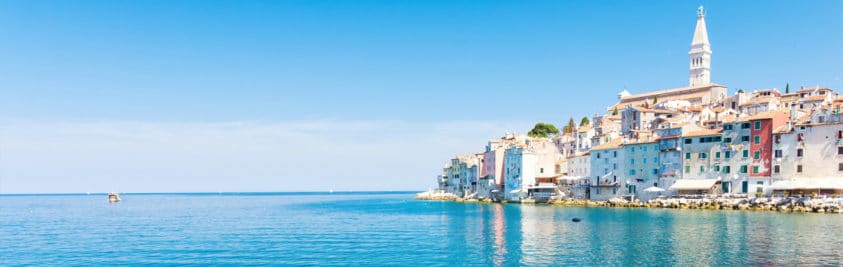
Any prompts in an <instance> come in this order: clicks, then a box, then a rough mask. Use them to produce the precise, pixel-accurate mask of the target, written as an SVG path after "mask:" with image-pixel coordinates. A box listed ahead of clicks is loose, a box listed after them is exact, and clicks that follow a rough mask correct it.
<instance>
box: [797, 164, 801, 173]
mask: <svg viewBox="0 0 843 267" xmlns="http://www.w3.org/2000/svg"><path fill="white" fill-rule="evenodd" d="M796 172H798V173H802V165H796Z"/></svg>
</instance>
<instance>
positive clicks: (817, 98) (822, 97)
mask: <svg viewBox="0 0 843 267" xmlns="http://www.w3.org/2000/svg"><path fill="white" fill-rule="evenodd" d="M825 97H826V95H812V96H809V97H806V98H805V100H804V101H805V102H813V101H823V100H825Z"/></svg>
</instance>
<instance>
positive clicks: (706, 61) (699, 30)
mask: <svg viewBox="0 0 843 267" xmlns="http://www.w3.org/2000/svg"><path fill="white" fill-rule="evenodd" d="M688 56H689V58H690V77H689V79H688V80H689V83H690V86H698V85H705V84H709V83H711V46H710V44H709V43H708V31H707V30H706V28H705V9H704V8H703V6H700V7H699V8H697V27H696V28H695V29H694V39H693V40H692V41H691V51H689V52H688Z"/></svg>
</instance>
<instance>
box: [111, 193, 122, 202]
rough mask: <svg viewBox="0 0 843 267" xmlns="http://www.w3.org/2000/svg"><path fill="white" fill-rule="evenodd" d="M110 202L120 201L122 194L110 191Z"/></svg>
mask: <svg viewBox="0 0 843 267" xmlns="http://www.w3.org/2000/svg"><path fill="white" fill-rule="evenodd" d="M108 202H112V203H114V202H120V194H118V193H117V192H108Z"/></svg>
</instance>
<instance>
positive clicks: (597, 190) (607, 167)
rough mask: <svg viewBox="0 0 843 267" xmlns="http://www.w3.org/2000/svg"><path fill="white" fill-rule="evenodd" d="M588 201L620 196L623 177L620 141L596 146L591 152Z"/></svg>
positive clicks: (622, 153) (622, 155)
mask: <svg viewBox="0 0 843 267" xmlns="http://www.w3.org/2000/svg"><path fill="white" fill-rule="evenodd" d="M590 156H591V157H590V162H591V176H590V177H589V180H590V182H589V184H591V188H590V194H589V197H590V199H593V200H608V199H609V198H612V197H615V196H617V195H618V194H621V193H623V192H621V191H620V190H619V189H620V186H621V184H622V183H623V181H625V180H626V175H624V170H625V169H626V168H625V167H624V151H623V148H622V147H621V146H620V140H616V141H614V142H611V143H607V144H604V145H601V146H597V147H595V148H594V149H592V150H591V155H590Z"/></svg>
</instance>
